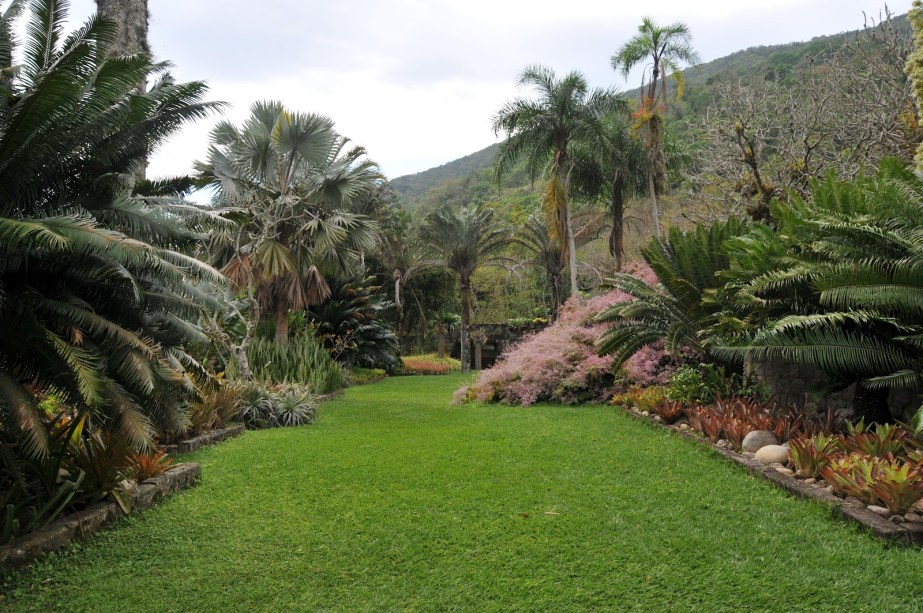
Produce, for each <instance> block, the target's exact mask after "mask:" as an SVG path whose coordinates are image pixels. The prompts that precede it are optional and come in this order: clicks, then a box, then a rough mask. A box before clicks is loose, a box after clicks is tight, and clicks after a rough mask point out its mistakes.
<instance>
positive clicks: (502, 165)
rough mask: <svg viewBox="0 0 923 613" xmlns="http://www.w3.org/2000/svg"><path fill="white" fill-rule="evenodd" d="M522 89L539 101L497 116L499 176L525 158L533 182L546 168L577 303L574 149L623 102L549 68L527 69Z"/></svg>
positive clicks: (547, 199)
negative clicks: (572, 206)
mask: <svg viewBox="0 0 923 613" xmlns="http://www.w3.org/2000/svg"><path fill="white" fill-rule="evenodd" d="M519 84H520V85H521V86H525V87H530V88H532V89H534V90H535V93H536V94H537V97H536V98H516V99H514V100H511V101H509V102H507V103H506V104H505V105H504V106H503V108H501V109H500V111H499V112H498V113H497V114H496V115H494V118H493V128H494V132H495V133H496V134H499V133H500V132H501V131H502V132H505V133H506V140H504V141H503V142H502V143H500V147H499V149H498V150H497V157H496V168H497V175H498V176H501V175H502V174H503V173H504V172H506V171H508V170H509V169H511V168H512V166H513V165H514V164H516V163H517V162H519V161H520V160H521V159H523V158H525V159H526V163H527V164H528V169H529V176H530V177H531V178H533V179H535V178H536V177H537V176H539V175H540V174H541V173H543V172H544V171H545V170H546V168H547V169H548V170H549V171H550V178H549V180H548V183H547V185H546V188H545V193H544V195H543V207H544V210H545V216H546V223H547V226H548V231H549V233H550V235H551V237H552V239H553V240H555V241H558V242H560V243H561V244H562V245H563V248H564V253H565V255H566V259H567V262H568V267H569V269H570V286H571V287H570V291H571V296H573V297H576V296H578V293H579V289H580V288H579V286H578V285H577V266H576V247H575V245H574V231H573V226H572V223H571V216H570V207H569V198H570V175H571V170H572V168H573V159H572V148H573V146H574V144H575V143H576V142H578V141H579V140H581V139H584V138H590V137H591V136H592V135H593V134H597V133H599V132H600V129H599V126H598V123H599V118H600V117H601V116H602V115H603V114H604V113H606V112H608V111H611V110H613V109H614V108H617V107H618V106H620V105H622V104H624V101H623V100H622V99H621V98H620V97H619V96H617V95H616V94H615V93H614V92H612V91H611V90H606V89H598V88H596V89H592V90H591V89H590V88H589V86H588V85H587V81H586V78H585V77H584V76H583V75H582V74H580V73H579V72H570V73H568V74H566V75H564V77H563V78H561V79H558V77H557V75H556V74H555V73H554V71H553V70H551V69H550V68H546V67H544V66H530V67H528V68H526V69H525V70H524V71H523V73H522V75H521V76H520V78H519Z"/></svg>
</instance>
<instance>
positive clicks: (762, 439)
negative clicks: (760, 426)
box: [740, 430, 779, 453]
mask: <svg viewBox="0 0 923 613" xmlns="http://www.w3.org/2000/svg"><path fill="white" fill-rule="evenodd" d="M778 444H779V439H777V438H776V435H775V434H773V433H772V432H770V431H769V430H754V431H753V432H751V433H750V434H748V435H747V436H745V437H744V440H743V443H742V444H741V446H740V448H741V449H742V450H743V451H749V452H751V453H756V452H757V451H759V450H760V449H762V448H763V447H765V446H766V445H778Z"/></svg>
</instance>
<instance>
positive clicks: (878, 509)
mask: <svg viewBox="0 0 923 613" xmlns="http://www.w3.org/2000/svg"><path fill="white" fill-rule="evenodd" d="M868 509H869V511H871V512H872V513H874V514H875V515H881V516H882V517H888V516H889V515H891V512H890V511H888V509H886V508H884V507H879V506H878V505H874V504H873V505H869V507H868Z"/></svg>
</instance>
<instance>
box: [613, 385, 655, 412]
mask: <svg viewBox="0 0 923 613" xmlns="http://www.w3.org/2000/svg"><path fill="white" fill-rule="evenodd" d="M666 399H667V398H666V396H664V393H663V388H660V387H638V386H637V385H635V386H632V387H629V388H628V389H627V390H626V391H625V392H623V393H621V394H615V395H614V396H613V397H612V400H611V401H610V402H611V404H614V405H621V406H627V407H630V408H635V409H638V410H639V411H653V410H654V407H656V406H657V405H659V404H660V403H662V402H664V401H665V400H666Z"/></svg>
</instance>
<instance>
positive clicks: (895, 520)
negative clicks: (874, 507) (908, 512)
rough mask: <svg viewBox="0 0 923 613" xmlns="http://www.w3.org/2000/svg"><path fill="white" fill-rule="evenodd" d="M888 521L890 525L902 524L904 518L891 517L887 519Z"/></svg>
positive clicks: (901, 516)
mask: <svg viewBox="0 0 923 613" xmlns="http://www.w3.org/2000/svg"><path fill="white" fill-rule="evenodd" d="M888 521H890V522H891V523H892V524H902V523H904V516H903V515H892V516H891V517H889V518H888Z"/></svg>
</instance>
